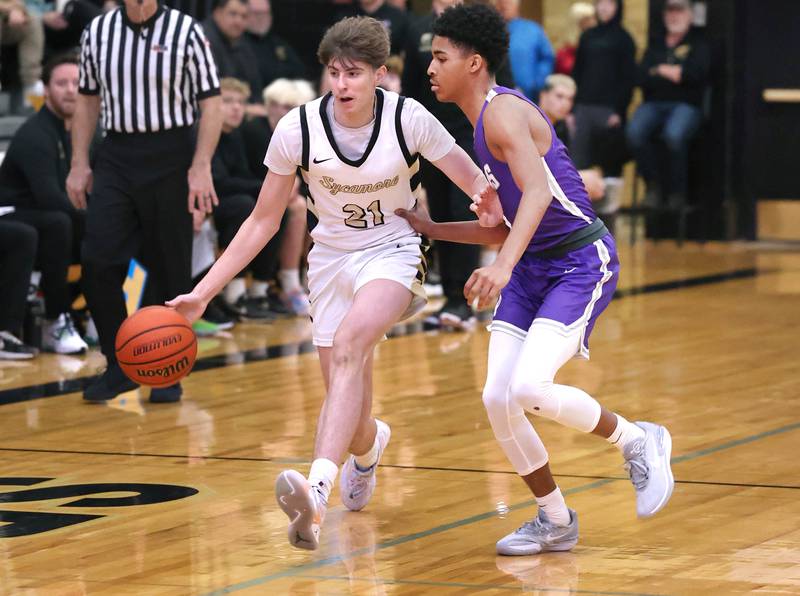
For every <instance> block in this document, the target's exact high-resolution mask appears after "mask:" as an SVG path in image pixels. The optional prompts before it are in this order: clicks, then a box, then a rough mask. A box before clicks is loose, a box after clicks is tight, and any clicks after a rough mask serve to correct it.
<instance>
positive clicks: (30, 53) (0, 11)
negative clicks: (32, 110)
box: [0, 0, 44, 107]
mask: <svg viewBox="0 0 800 596" xmlns="http://www.w3.org/2000/svg"><path fill="white" fill-rule="evenodd" d="M14 45H15V46H17V48H18V60H19V78H20V80H21V81H22V86H23V96H24V101H25V104H26V105H27V106H29V107H32V106H33V103H32V99H31V98H32V97H34V96H38V97H41V96H42V95H43V94H44V87H43V84H42V81H41V78H42V57H43V55H44V28H43V27H42V21H41V18H40V17H39V16H37V15H36V14H34V13H33V12H32V11H29V10H28V9H27V7H26V5H25V2H24V1H23V0H0V46H14Z"/></svg>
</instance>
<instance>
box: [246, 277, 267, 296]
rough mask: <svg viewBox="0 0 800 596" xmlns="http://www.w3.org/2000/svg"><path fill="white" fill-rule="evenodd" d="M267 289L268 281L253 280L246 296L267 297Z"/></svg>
mask: <svg viewBox="0 0 800 596" xmlns="http://www.w3.org/2000/svg"><path fill="white" fill-rule="evenodd" d="M268 289H269V282H268V281H258V280H257V279H254V280H253V283H251V284H250V290H249V291H248V292H247V295H248V296H251V297H252V298H265V297H266V296H267V290H268Z"/></svg>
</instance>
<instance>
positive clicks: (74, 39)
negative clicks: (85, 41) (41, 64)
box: [39, 0, 104, 60]
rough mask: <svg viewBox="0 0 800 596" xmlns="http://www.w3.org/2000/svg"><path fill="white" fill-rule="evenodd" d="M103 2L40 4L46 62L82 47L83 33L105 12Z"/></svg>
mask: <svg viewBox="0 0 800 596" xmlns="http://www.w3.org/2000/svg"><path fill="white" fill-rule="evenodd" d="M103 5H104V2H103V1H102V0H68V1H67V2H61V1H56V2H47V1H41V2H39V7H40V9H41V10H42V13H41V18H42V23H43V24H44V38H45V60H47V59H48V58H49V57H50V56H52V55H54V54H59V53H62V52H66V51H69V50H72V49H73V48H75V47H77V46H78V45H80V41H81V33H82V32H83V30H84V29H85V28H86V25H88V24H89V23H90V22H91V21H92V19H93V18H94V17H96V16H97V15H99V14H101V13H102V12H103Z"/></svg>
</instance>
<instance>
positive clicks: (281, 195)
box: [167, 17, 496, 550]
mask: <svg viewBox="0 0 800 596" xmlns="http://www.w3.org/2000/svg"><path fill="white" fill-rule="evenodd" d="M388 56H389V38H388V36H387V34H386V31H385V29H384V27H383V26H382V25H381V24H380V23H379V22H378V21H376V20H374V19H372V18H369V17H356V18H347V19H344V20H342V21H339V22H338V23H336V24H335V25H334V26H333V27H331V28H330V29H329V30H328V32H327V33H326V34H325V36H324V38H323V39H322V41H321V43H320V45H319V49H318V57H319V59H320V62H321V63H322V64H323V65H324V66H325V68H326V75H325V76H326V77H327V80H328V83H329V84H330V89H331V92H329V93H327V94H326V95H325V96H323V97H321V98H319V99H317V100H315V101H312V102H310V103H308V104H306V105H304V106H301V107H300V108H296V109H294V110H292V111H291V112H289V113H288V114H287V115H286V116H284V117H283V118H282V119H281V121H280V122H279V124H278V126H277V128H276V130H275V134H274V135H273V137H272V140H271V141H270V145H269V148H268V150H267V156H266V159H265V160H264V163H265V164H266V166H267V167H268V168H269V173H268V174H267V177H266V179H265V181H264V185H263V187H262V189H261V194H260V196H259V198H258V203H257V205H256V207H255V209H254V211H253V213H252V214H251V215H250V217H249V218H248V219H247V221H245V222H244V224H243V225H242V227H241V228H240V230H239V232H238V234H237V235H236V237H235V238H234V239H233V241H232V242H231V244H230V245H229V246H228V249H227V250H226V251H225V252H224V253H223V255H222V256H221V257H220V258H219V259H218V260H217V262H216V263H215V264H214V266H213V267H212V269H211V270H210V271H209V273H208V274H207V275H206V276H205V278H204V279H203V280H202V281H201V282H200V283H199V284H198V285H197V287H195V289H194V290H193V291H192V293H191V294H186V295H182V296H179V297H177V298H176V299H174V300H172V301H171V302H168V303H167V304H168V305H169V306H173V307H175V308H177V309H178V310H179V311H180V312H181V313H183V314H184V315H186V316H187V318H189V319H190V320H195V319H196V318H198V317H199V316H200V315H201V314H202V312H203V311H204V309H205V305H206V304H207V303H208V301H209V300H210V299H211V298H212V297H213V296H215V295H216V294H217V293H218V292H219V291H220V290H221V289H222V288H223V287H224V285H225V284H226V283H227V282H228V281H229V280H230V279H231V278H232V277H233V276H234V275H236V273H237V272H238V271H240V270H241V269H242V268H243V267H244V266H246V265H247V263H249V262H250V260H251V259H252V258H253V256H255V255H256V254H257V253H258V252H259V251H260V250H261V248H262V247H263V246H264V244H265V243H266V242H267V241H268V240H269V239H270V237H271V236H272V235H273V234H274V233H275V232H276V231H277V229H278V226H279V224H280V220H281V216H282V215H283V212H284V209H285V208H286V204H287V201H288V198H289V196H290V191H291V189H292V184H293V181H294V176H295V171H296V169H297V168H298V167H299V168H300V169H301V173H302V175H303V178H304V179H305V181H306V183H307V184H308V187H309V191H310V197H309V201H308V208H309V220H310V222H309V227H310V233H311V236H312V238H313V240H314V246H313V248H312V250H311V253H310V254H309V258H308V261H309V269H308V283H309V290H310V300H311V318H312V330H313V340H314V344H315V345H316V346H318V351H319V358H320V363H321V365H322V373H323V377H324V379H325V384H326V389H327V397H326V399H325V403H324V404H323V406H322V410H321V412H320V416H319V422H318V427H317V436H316V442H315V446H314V458H313V462H312V464H311V471H310V473H309V476H308V478H307V479H306V478H305V477H304V476H303V475H301V474H300V473H299V472H296V471H294V470H287V471H284V472H282V473H281V474H280V475H279V476H278V479H277V482H276V487H275V491H276V496H277V499H278V504H279V505H280V507H281V508H282V509H283V511H284V512H285V513H286V514H287V516H288V517H289V520H290V523H289V532H288V536H289V542H290V543H291V544H292V545H293V546H296V547H299V548H305V549H309V550H313V549H316V548H317V547H318V546H319V530H320V525H321V524H322V520H323V517H324V515H325V510H326V506H327V501H328V496H329V495H330V492H331V489H332V487H333V484H334V482H335V480H336V476H337V474H338V467H339V464H340V463H341V462H342V460H343V459H344V458H345V455H347V454H348V453H349V454H350V455H349V456H348V457H347V460H346V461H345V463H344V465H343V466H342V470H341V482H342V486H341V494H342V500H343V502H344V504H345V506H346V507H347V508H349V509H351V510H359V509H362V508H363V507H364V506H365V505H366V504H367V502H368V501H369V499H370V497H371V495H372V492H373V490H374V488H375V470H376V467H377V464H378V460H379V459H380V457H381V454H382V453H383V450H384V449H385V448H386V445H387V443H388V442H389V436H390V430H389V426H388V425H387V424H385V423H384V422H382V421H380V420H376V419H375V418H373V417H372V413H371V408H372V357H373V348H374V346H375V345H376V344H377V342H378V341H380V340H381V338H383V337H384V334H385V333H386V332H387V331H388V330H389V329H390V328H391V326H392V325H393V324H394V323H396V322H397V321H398V320H401V319H403V318H406V317H408V316H411V315H412V314H414V313H416V312H418V311H419V310H420V309H421V308H422V306H423V305H424V303H425V295H424V291H423V289H422V281H423V277H424V258H423V254H422V247H421V240H420V236H419V235H418V234H417V233H416V232H414V230H413V229H412V228H411V226H410V225H409V224H408V222H407V221H405V220H404V219H403V218H401V217H398V216H397V215H395V210H396V209H406V210H410V209H412V208H413V207H414V205H415V204H416V198H415V191H416V189H417V186H418V185H419V173H418V170H419V160H418V157H419V156H420V155H422V156H423V157H424V158H425V159H427V160H428V161H430V162H431V163H433V164H434V165H435V166H436V167H438V168H439V169H440V170H442V172H444V173H445V174H446V175H447V176H448V177H449V178H450V179H451V180H452V181H453V182H454V183H455V184H457V185H458V186H459V187H460V188H461V189H462V190H463V191H464V192H465V193H467V195H469V196H476V195H481V196H486V193H489V194H490V195H493V194H494V191H493V190H491V189H490V188H489V187H488V184H487V182H486V178H485V177H484V176H483V173H482V172H481V171H480V170H479V169H478V167H477V166H476V165H475V164H474V163H473V162H472V160H471V159H470V158H469V156H468V155H467V154H466V153H465V152H464V151H463V150H462V149H461V148H459V147H458V145H456V144H455V141H454V140H453V137H451V136H450V134H449V133H448V132H447V131H446V130H445V129H444V127H443V126H442V125H441V124H440V123H439V122H438V121H437V120H436V119H435V118H434V117H433V116H432V115H431V114H430V113H429V112H428V111H427V110H426V109H425V108H424V107H423V106H422V105H421V104H419V103H417V102H416V101H414V100H413V99H408V98H403V97H400V96H398V95H397V94H396V93H391V92H388V91H384V90H382V89H378V88H377V86H378V84H379V83H380V82H381V80H382V78H383V77H384V75H385V74H386V67H385V66H384V63H385V62H386V59H387V58H388ZM494 196H496V195H494Z"/></svg>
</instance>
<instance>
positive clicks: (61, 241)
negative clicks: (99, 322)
mask: <svg viewBox="0 0 800 596" xmlns="http://www.w3.org/2000/svg"><path fill="white" fill-rule="evenodd" d="M42 76H43V79H44V85H45V104H44V106H42V108H41V109H40V110H39V112H37V113H36V114H35V115H33V116H31V117H30V118H29V119H28V120H27V121H26V122H25V123H24V124H23V125H22V126H21V127H20V128H19V129H18V130H17V132H16V133H15V134H14V138H13V139H11V144H10V145H9V147H8V153H7V154H6V157H5V159H4V160H3V164H2V165H0V205H5V206H13V207H14V211H13V212H12V213H9V214H8V215H6V216H5V217H4V219H5V220H14V221H18V222H21V223H24V224H26V225H29V226H31V227H32V228H34V229H35V230H36V232H37V233H38V234H37V236H38V242H37V249H36V268H37V269H38V270H40V271H41V272H42V278H41V289H42V292H43V294H44V301H45V318H46V321H45V323H44V325H43V327H42V347H43V349H45V350H47V351H50V352H57V353H59V354H78V353H81V352H84V351H85V350H86V349H87V346H86V343H85V342H84V341H83V339H82V338H81V336H80V335H79V334H78V332H77V331H76V330H75V326H74V324H73V321H72V318H71V316H70V312H69V310H70V295H69V287H68V285H67V270H68V268H69V266H70V264H71V263H78V262H80V241H81V239H82V236H83V227H84V224H83V221H84V220H83V214H81V213H79V212H78V211H77V210H76V209H75V208H74V207H73V206H72V204H71V203H70V202H69V197H67V192H66V180H67V173H68V172H69V164H70V160H71V159H72V143H71V141H70V138H69V130H70V129H71V127H72V116H73V114H74V113H75V102H76V98H77V95H78V58H77V56H76V55H64V56H60V57H56V58H54V59H53V60H51V61H50V62H48V63H47V65H46V66H45V68H44V71H43V73H42ZM26 287H27V286H26Z"/></svg>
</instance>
